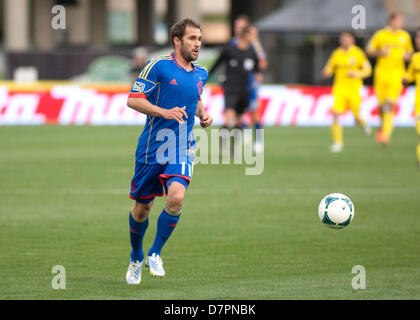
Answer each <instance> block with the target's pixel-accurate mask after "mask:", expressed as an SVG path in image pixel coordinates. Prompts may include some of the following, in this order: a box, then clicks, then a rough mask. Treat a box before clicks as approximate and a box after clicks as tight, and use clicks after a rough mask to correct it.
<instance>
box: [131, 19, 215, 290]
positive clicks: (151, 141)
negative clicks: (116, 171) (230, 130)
mask: <svg viewBox="0 0 420 320" xmlns="http://www.w3.org/2000/svg"><path fill="white" fill-rule="evenodd" d="M170 40H171V42H172V45H173V47H174V51H173V52H172V53H171V54H169V55H166V56H160V57H158V58H155V59H152V60H150V61H149V62H148V63H147V65H146V66H145V67H144V69H143V70H142V71H141V72H140V74H139V76H138V78H137V80H136V81H135V82H134V85H133V87H132V89H131V91H130V94H129V97H128V100H127V106H128V107H130V108H133V109H134V110H136V111H138V112H142V113H145V114H147V120H146V125H145V127H144V130H143V132H142V134H141V135H140V138H139V141H138V146H137V150H136V162H135V171H134V176H133V179H132V181H131V191H130V198H132V199H134V200H135V202H134V206H133V208H132V210H131V211H130V215H129V225H130V241H131V248H132V250H131V255H130V264H129V267H128V271H127V274H126V281H127V283H128V284H140V282H141V271H142V266H143V262H144V259H145V256H144V253H143V248H142V244H143V237H144V234H145V232H146V229H147V227H148V224H149V220H148V215H149V213H150V211H151V209H152V205H153V200H154V198H155V197H156V196H163V195H164V194H165V193H166V205H165V207H164V209H163V210H162V213H161V214H160V216H159V218H158V221H157V230H156V237H155V240H154V243H153V245H152V247H151V248H150V249H149V251H148V253H147V258H146V266H148V267H149V270H150V274H151V275H152V276H154V277H163V276H164V275H165V270H164V269H163V262H162V259H161V257H160V254H161V250H162V248H163V246H164V245H165V243H166V241H167V240H168V238H169V236H170V235H171V233H172V231H173V230H174V228H175V226H176V225H177V223H178V220H179V217H180V215H181V211H182V204H183V200H184V194H185V192H186V190H187V188H188V185H189V183H190V181H191V176H192V164H193V160H194V147H195V140H194V137H193V135H192V128H193V125H194V120H195V118H194V116H197V117H198V118H199V119H200V124H201V126H202V127H207V126H210V125H211V124H212V122H213V119H212V117H211V116H210V115H209V114H207V112H205V111H204V108H203V103H202V102H201V99H200V95H201V92H202V90H203V86H204V84H205V83H206V81H207V78H208V74H207V70H206V69H205V68H204V67H202V66H200V65H199V64H197V63H195V62H193V61H195V60H196V59H197V58H198V54H199V51H200V47H201V29H200V25H199V24H197V23H196V22H194V21H193V20H191V19H183V20H181V21H179V22H177V23H176V24H174V25H173V26H172V27H171V30H170Z"/></svg>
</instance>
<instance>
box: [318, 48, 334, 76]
mask: <svg viewBox="0 0 420 320" xmlns="http://www.w3.org/2000/svg"><path fill="white" fill-rule="evenodd" d="M334 57H335V51H334V52H333V53H332V54H331V56H330V58H329V59H328V61H327V64H326V65H325V67H324V68H323V69H322V71H321V75H322V77H323V78H330V77H332V75H333V74H334V64H335V59H334Z"/></svg>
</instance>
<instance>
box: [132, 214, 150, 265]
mask: <svg viewBox="0 0 420 320" xmlns="http://www.w3.org/2000/svg"><path fill="white" fill-rule="evenodd" d="M128 221H129V224H130V241H131V255H130V259H131V261H137V260H138V261H142V260H143V258H144V253H143V237H144V234H145V233H146V229H147V227H148V226H149V218H147V219H146V220H144V221H143V222H137V221H135V220H134V218H133V216H132V214H131V211H130V217H129V218H128Z"/></svg>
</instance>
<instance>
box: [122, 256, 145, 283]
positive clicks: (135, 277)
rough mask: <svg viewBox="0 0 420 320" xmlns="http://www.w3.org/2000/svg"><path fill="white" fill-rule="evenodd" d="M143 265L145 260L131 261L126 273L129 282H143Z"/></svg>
mask: <svg viewBox="0 0 420 320" xmlns="http://www.w3.org/2000/svg"><path fill="white" fill-rule="evenodd" d="M142 266H143V261H141V262H140V261H138V260H137V261H136V262H134V261H130V265H129V266H128V270H127V274H126V275H125V280H126V281H127V283H128V284H140V282H141V268H142Z"/></svg>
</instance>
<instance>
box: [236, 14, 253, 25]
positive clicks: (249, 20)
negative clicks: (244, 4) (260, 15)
mask: <svg viewBox="0 0 420 320" xmlns="http://www.w3.org/2000/svg"><path fill="white" fill-rule="evenodd" d="M236 20H245V21H246V22H248V23H251V18H250V17H249V16H248V15H246V14H244V13H241V14H240V15H238V16H237V17H236V19H235V21H236Z"/></svg>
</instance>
